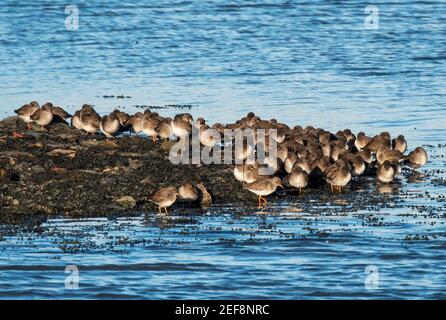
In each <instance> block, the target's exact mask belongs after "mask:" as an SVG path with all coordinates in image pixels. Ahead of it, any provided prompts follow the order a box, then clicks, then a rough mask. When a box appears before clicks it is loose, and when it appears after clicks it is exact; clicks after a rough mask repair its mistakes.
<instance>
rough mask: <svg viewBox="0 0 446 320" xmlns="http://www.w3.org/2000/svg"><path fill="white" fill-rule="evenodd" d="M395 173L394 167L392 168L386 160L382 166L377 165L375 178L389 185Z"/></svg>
mask: <svg viewBox="0 0 446 320" xmlns="http://www.w3.org/2000/svg"><path fill="white" fill-rule="evenodd" d="M396 173H397V171H396V169H395V166H393V165H392V164H391V162H390V161H389V160H386V161H384V162H383V163H382V164H380V165H378V169H377V171H376V178H377V179H378V180H379V181H381V182H384V183H389V182H392V181H393V179H394V178H395V175H396Z"/></svg>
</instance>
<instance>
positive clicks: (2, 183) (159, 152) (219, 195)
mask: <svg viewBox="0 0 446 320" xmlns="http://www.w3.org/2000/svg"><path fill="white" fill-rule="evenodd" d="M16 119H17V118H16V117H10V118H7V119H4V120H2V121H0V170H1V171H0V175H1V176H0V210H1V212H2V214H1V218H0V221H1V220H6V221H8V220H11V221H14V220H16V219H15V218H11V219H7V218H6V217H7V216H11V215H17V216H26V215H30V216H33V215H43V216H57V215H59V216H65V217H66V216H68V217H90V216H107V215H110V214H125V215H131V214H137V213H143V212H155V211H156V207H155V205H154V204H152V203H151V202H149V201H148V199H147V198H148V196H149V195H150V194H151V193H153V192H154V191H156V190H157V189H158V188H159V187H163V186H168V185H175V186H176V187H177V188H178V187H179V186H181V184H183V183H185V182H190V183H192V184H194V185H196V184H197V183H198V182H202V183H203V184H204V185H205V187H206V189H207V190H208V191H209V193H210V194H211V195H212V200H213V203H216V204H223V203H227V202H230V203H231V204H240V205H246V204H248V205H250V204H252V203H255V199H256V197H255V196H254V195H253V194H252V193H250V192H249V191H247V190H245V189H243V188H242V185H241V184H240V183H238V181H237V180H236V179H235V177H234V176H233V173H232V166H230V165H224V164H218V165H216V164H212V165H204V164H201V165H192V164H180V165H175V164H172V163H171V162H170V161H169V158H168V151H169V148H170V145H169V143H168V142H161V141H157V142H156V143H154V142H152V141H151V140H150V139H148V138H146V137H142V136H137V135H132V136H130V135H122V136H120V137H118V138H116V139H113V140H107V139H106V138H105V137H104V136H101V135H94V136H91V135H87V134H86V133H84V132H82V131H80V130H77V129H74V128H71V127H70V126H68V124H66V123H61V122H59V123H52V124H51V125H49V126H48V127H47V129H48V130H49V131H51V132H48V133H41V132H38V131H26V130H22V129H24V128H23V127H22V126H24V124H20V122H19V124H20V125H19V127H18V128H17V131H18V132H20V134H23V137H20V138H19V137H15V136H14V132H15V124H16ZM123 197H126V198H123ZM120 200H122V201H120ZM189 206H191V207H192V208H194V209H197V208H198V209H199V208H200V204H199V203H194V204H192V205H190V204H189V203H182V202H181V201H180V200H179V201H177V203H176V204H175V205H174V207H173V210H177V208H189ZM5 218H6V219H5Z"/></svg>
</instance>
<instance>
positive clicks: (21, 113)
mask: <svg viewBox="0 0 446 320" xmlns="http://www.w3.org/2000/svg"><path fill="white" fill-rule="evenodd" d="M39 109H40V106H39V104H38V103H37V102H36V101H33V102H31V103H30V104H25V105H24V106H23V107H21V108H19V109H17V110H14V112H15V113H17V116H18V117H19V118H20V119H21V120H23V122H25V123H26V124H27V125H28V130H31V122H33V120H32V119H31V116H32V115H33V114H34V113H35V112H36V111H37V110H39Z"/></svg>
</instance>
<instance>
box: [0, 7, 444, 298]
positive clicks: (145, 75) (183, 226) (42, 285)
mask: <svg viewBox="0 0 446 320" xmlns="http://www.w3.org/2000/svg"><path fill="white" fill-rule="evenodd" d="M76 3H77V4H78V7H79V12H80V16H79V30H78V31H67V30H66V29H65V23H64V22H65V13H64V9H65V6H66V5H67V2H66V1H59V0H56V1H51V2H48V1H20V2H19V1H12V0H5V1H2V4H1V5H0V117H1V118H3V117H6V116H9V115H12V114H13V110H14V109H15V108H17V107H19V106H21V105H22V104H24V103H27V102H29V101H31V100H34V99H35V100H38V101H40V102H45V101H52V102H53V103H55V104H59V105H61V106H63V107H65V108H67V109H68V110H69V111H74V110H75V109H76V108H77V107H79V106H80V105H81V104H83V103H93V104H95V106H96V108H97V109H98V110H99V111H100V112H102V113H105V112H107V111H110V110H111V109H112V108H114V107H118V106H119V107H121V108H122V109H124V110H126V111H127V112H135V111H136V110H139V109H138V108H137V107H136V106H137V105H161V106H163V105H168V104H191V105H192V109H191V110H190V112H191V113H192V114H193V115H200V116H204V117H205V118H207V119H209V120H210V121H211V122H212V121H219V122H223V123H224V122H230V121H234V120H236V119H237V118H239V117H240V116H242V115H244V114H246V112H247V111H251V110H253V111H255V112H256V113H257V114H259V115H260V116H261V117H264V118H267V119H268V118H273V117H274V118H277V119H278V120H280V121H284V122H286V123H288V124H290V125H294V124H300V125H303V126H305V125H313V126H319V127H323V128H326V129H330V130H337V129H343V128H351V129H352V130H353V131H360V130H364V131H366V132H367V133H369V134H373V133H376V132H379V131H380V130H384V129H385V130H388V131H390V132H391V134H393V135H396V134H404V135H405V136H406V138H407V140H408V142H409V148H410V149H413V148H414V147H415V146H417V145H424V146H425V147H426V148H427V150H428V152H429V155H430V162H429V163H428V165H427V166H426V167H424V168H423V169H422V170H420V171H419V173H418V174H410V173H409V172H405V174H404V175H403V177H402V178H401V180H400V181H398V182H396V183H395V184H393V185H391V186H390V187H388V188H383V187H382V186H381V187H378V186H377V185H376V183H375V181H373V180H371V181H363V182H361V183H359V186H358V185H357V186H352V190H350V191H349V192H348V193H347V194H342V195H334V196H326V197H322V198H320V197H317V196H316V195H312V194H311V193H310V194H306V195H304V196H303V197H302V198H298V197H296V198H295V199H293V200H292V201H289V202H285V201H280V200H279V201H278V202H275V204H274V205H272V206H270V207H269V208H268V209H267V210H266V211H264V212H258V211H257V210H256V209H254V208H253V209H243V210H242V209H240V208H233V207H224V208H222V207H213V208H211V209H210V210H209V211H207V212H204V213H197V214H188V215H177V214H175V213H174V214H173V215H172V216H170V217H156V216H154V215H152V214H148V215H141V216H137V217H133V218H114V219H90V220H63V219H53V220H48V221H47V222H45V223H44V224H43V225H42V226H40V227H39V228H37V229H33V230H26V229H25V230H22V229H21V228H17V227H10V226H1V229H0V230H1V233H0V297H9V298H29V297H34V298H278V299H280V298H352V297H359V298H392V299H393V298H396V299H400V298H421V299H432V298H443V299H444V298H446V273H445V272H446V265H445V263H444V261H446V255H445V252H446V251H445V249H446V228H445V224H444V223H445V209H446V208H445V198H444V195H445V193H446V187H445V181H444V179H445V173H444V168H445V159H444V157H445V147H444V143H445V136H446V129H445V127H446V99H445V96H446V80H445V79H446V68H445V63H446V52H445V48H446V27H445V17H446V5H445V3H444V1H411V2H410V3H409V2H406V1H374V2H373V4H374V5H376V6H377V7H378V9H379V29H378V30H369V29H365V28H364V19H365V17H366V14H365V13H364V9H365V4H364V3H361V2H357V1H322V0H321V1H306V2H304V1H256V2H253V1H249V2H248V1H232V2H227V1H177V2H174V1H131V2H130V1H115V0H111V1H100V2H99V1H76ZM104 95H114V96H117V95H124V96H125V97H127V98H124V99H116V98H110V99H105V98H104V97H103V96H104ZM160 112H161V113H162V114H168V115H172V114H174V113H175V112H178V110H175V109H173V108H167V109H165V110H164V109H163V110H160ZM442 179H443V180H442ZM67 265H76V266H78V268H79V273H80V284H79V289H78V290H68V289H65V287H64V281H65V278H66V277H67V274H65V273H64V269H65V267H66V266H67ZM366 270H367V271H369V270H372V271H374V272H373V273H372V274H370V273H367V272H366ZM371 280H374V281H372V282H370V281H371Z"/></svg>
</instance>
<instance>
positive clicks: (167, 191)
mask: <svg viewBox="0 0 446 320" xmlns="http://www.w3.org/2000/svg"><path fill="white" fill-rule="evenodd" d="M177 196H178V192H177V189H176V188H175V187H173V186H171V187H164V188H160V189H159V190H158V191H156V192H155V193H154V194H152V195H151V196H150V197H149V200H150V201H151V202H153V203H154V204H156V205H157V206H158V212H159V213H161V209H164V212H165V213H168V211H167V208H169V207H170V206H171V205H173V204H174V203H175V201H177Z"/></svg>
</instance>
